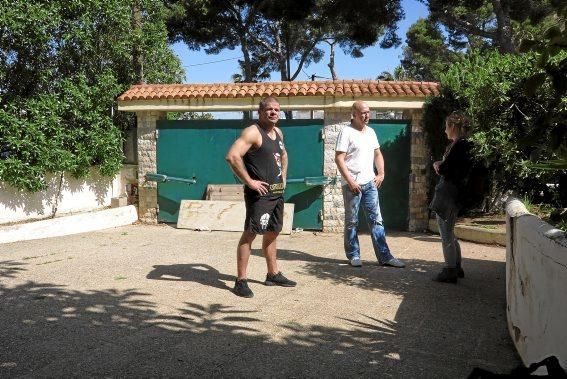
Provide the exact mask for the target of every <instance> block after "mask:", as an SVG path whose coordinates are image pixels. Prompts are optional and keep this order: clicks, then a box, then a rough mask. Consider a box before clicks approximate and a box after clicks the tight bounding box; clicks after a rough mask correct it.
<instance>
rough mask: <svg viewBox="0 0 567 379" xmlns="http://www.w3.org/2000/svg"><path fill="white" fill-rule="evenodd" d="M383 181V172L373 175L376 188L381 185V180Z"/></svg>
mask: <svg viewBox="0 0 567 379" xmlns="http://www.w3.org/2000/svg"><path fill="white" fill-rule="evenodd" d="M383 181H384V174H383V173H382V174H378V175H376V176H375V177H374V184H375V185H376V188H380V187H381V186H382V182H383Z"/></svg>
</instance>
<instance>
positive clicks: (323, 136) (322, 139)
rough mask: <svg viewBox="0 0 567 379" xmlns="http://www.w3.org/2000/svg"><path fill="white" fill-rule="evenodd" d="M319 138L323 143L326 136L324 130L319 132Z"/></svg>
mask: <svg viewBox="0 0 567 379" xmlns="http://www.w3.org/2000/svg"><path fill="white" fill-rule="evenodd" d="M319 138H320V139H321V141H324V140H325V138H326V136H325V128H323V129H321V130H319Z"/></svg>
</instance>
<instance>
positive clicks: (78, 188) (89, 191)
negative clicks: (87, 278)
mask: <svg viewBox="0 0 567 379" xmlns="http://www.w3.org/2000/svg"><path fill="white" fill-rule="evenodd" d="M135 174H136V166H125V167H124V168H123V169H122V170H121V173H119V174H118V175H116V177H114V178H108V177H103V176H101V175H100V174H99V173H98V170H96V169H95V168H93V169H91V174H90V175H89V176H88V177H87V178H86V179H75V178H73V177H72V176H71V175H69V174H65V175H64V176H63V180H62V182H61V190H60V191H59V176H57V175H49V176H48V177H47V183H48V189H47V190H46V191H41V192H34V193H32V192H28V191H21V190H18V189H15V188H13V187H11V186H9V185H7V184H5V183H0V224H8V223H15V222H23V221H31V220H37V219H44V218H48V217H52V215H53V213H54V211H55V210H56V215H63V214H71V213H79V212H87V211H92V210H97V209H102V208H105V207H108V206H110V204H111V199H112V198H113V197H118V196H122V195H125V194H126V189H125V184H128V183H135V180H136V179H135Z"/></svg>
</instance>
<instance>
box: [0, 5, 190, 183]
mask: <svg viewBox="0 0 567 379" xmlns="http://www.w3.org/2000/svg"><path fill="white" fill-rule="evenodd" d="M138 3H139V6H140V7H141V9H142V12H141V15H142V17H141V18H142V23H141V28H139V29H137V30H136V29H135V30H133V29H132V19H131V17H132V16H131V15H132V3H131V2H128V1H127V2H125V1H121V0H106V1H102V0H75V1H72V2H69V1H63V0H53V1H43V2H30V1H26V0H12V1H10V2H8V1H0V25H2V28H1V32H0V33H1V35H2V38H0V180H2V181H4V182H7V183H9V184H11V185H13V186H15V187H16V188H20V189H25V190H29V191H38V190H41V189H45V187H46V183H45V181H44V178H45V176H46V174H47V173H49V172H63V171H69V172H71V173H72V174H73V175H74V176H76V177H84V176H85V175H87V173H88V172H89V168H90V167H91V166H93V165H94V166H97V167H98V168H99V170H100V172H101V174H103V175H108V176H110V175H113V174H115V173H116V172H118V170H119V169H120V166H121V162H122V139H123V136H122V131H123V130H126V129H127V128H129V127H130V126H131V125H132V122H133V117H132V116H126V115H123V114H120V115H114V116H113V115H112V113H113V112H112V108H113V107H115V99H116V97H117V96H118V95H119V94H120V93H122V92H123V91H124V90H126V89H127V88H128V87H129V86H130V85H131V84H132V83H133V82H134V78H135V77H136V75H135V73H134V69H133V65H132V61H133V51H134V49H135V48H138V49H140V50H141V51H143V52H144V53H145V56H144V57H143V63H144V74H145V75H144V76H145V78H146V79H147V80H149V81H152V82H155V83H160V82H177V81H180V80H182V79H183V70H182V68H181V66H180V62H179V60H178V59H177V58H176V57H175V55H174V54H173V52H172V51H171V49H170V48H169V46H168V45H167V41H166V34H167V31H166V28H165V18H166V17H168V13H167V10H166V8H165V7H164V6H163V5H162V4H161V3H160V2H154V1H150V0H140V1H138Z"/></svg>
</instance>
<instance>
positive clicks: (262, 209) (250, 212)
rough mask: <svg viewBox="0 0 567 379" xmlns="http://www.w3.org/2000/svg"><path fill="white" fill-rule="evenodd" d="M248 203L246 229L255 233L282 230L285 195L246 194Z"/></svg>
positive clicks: (245, 200) (246, 202)
mask: <svg viewBox="0 0 567 379" xmlns="http://www.w3.org/2000/svg"><path fill="white" fill-rule="evenodd" d="M244 202H245V204H246V221H245V222H244V230H247V231H249V232H252V233H254V234H264V233H266V232H276V233H279V232H281V231H282V227H283V210H284V200H283V197H276V198H271V199H270V198H264V197H258V196H244Z"/></svg>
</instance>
